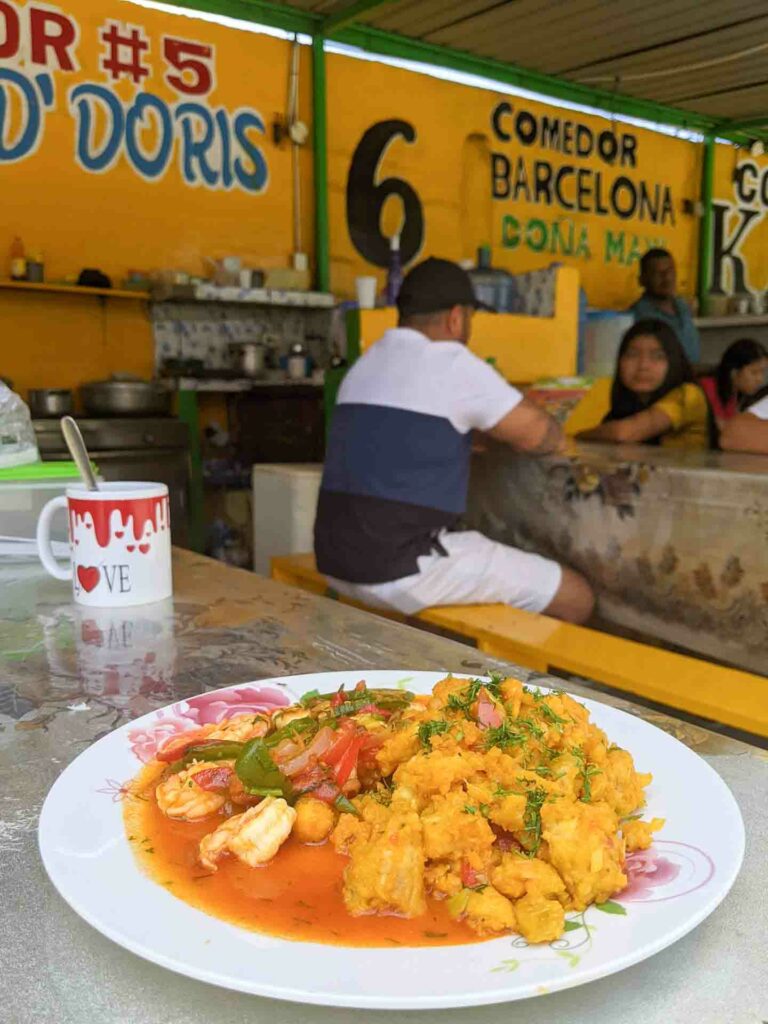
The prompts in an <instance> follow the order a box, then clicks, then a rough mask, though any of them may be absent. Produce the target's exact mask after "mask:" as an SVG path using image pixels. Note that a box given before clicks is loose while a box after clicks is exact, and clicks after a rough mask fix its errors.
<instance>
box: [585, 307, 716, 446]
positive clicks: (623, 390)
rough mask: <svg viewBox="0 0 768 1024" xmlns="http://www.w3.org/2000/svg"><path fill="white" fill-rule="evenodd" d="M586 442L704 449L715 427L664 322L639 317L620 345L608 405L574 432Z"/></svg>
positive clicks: (711, 442) (711, 441)
mask: <svg viewBox="0 0 768 1024" xmlns="http://www.w3.org/2000/svg"><path fill="white" fill-rule="evenodd" d="M577 436H578V437H579V438H580V439H581V440H584V441H613V442H615V443H617V444H619V443H624V444H631V443H640V442H642V443H644V444H657V445H663V446H664V447H675V448H687V449H704V448H709V447H713V446H715V444H716V432H715V425H714V421H713V418H712V414H711V412H710V409H709V405H708V404H707V399H706V397H705V395H704V392H703V391H702V390H701V388H700V387H699V386H698V385H697V384H696V383H695V382H694V374H693V367H692V366H691V364H690V362H689V361H688V357H687V356H686V354H685V352H684V351H683V348H682V346H681V344H680V342H679V341H678V339H677V335H676V334H675V331H674V329H673V328H672V327H670V326H669V324H666V323H664V321H663V320H639V321H638V322H637V323H635V324H633V325H632V327H630V328H629V330H628V331H627V332H626V334H625V335H624V337H623V338H622V340H621V345H620V346H619V354H618V359H617V364H616V373H615V375H614V378H613V385H612V387H611V407H610V410H609V411H608V413H607V415H606V416H605V418H604V419H603V422H602V423H601V424H600V425H599V426H597V427H593V428H592V429H591V430H584V431H582V432H580V433H579V434H578V435H577Z"/></svg>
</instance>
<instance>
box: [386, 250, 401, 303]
mask: <svg viewBox="0 0 768 1024" xmlns="http://www.w3.org/2000/svg"><path fill="white" fill-rule="evenodd" d="M402 283H403V271H402V267H401V266H400V235H399V234H398V235H392V238H391V239H390V240H389V270H388V271H387V287H386V295H387V305H388V306H394V304H395V303H396V302H397V296H398V295H399V294H400V286H401V284H402Z"/></svg>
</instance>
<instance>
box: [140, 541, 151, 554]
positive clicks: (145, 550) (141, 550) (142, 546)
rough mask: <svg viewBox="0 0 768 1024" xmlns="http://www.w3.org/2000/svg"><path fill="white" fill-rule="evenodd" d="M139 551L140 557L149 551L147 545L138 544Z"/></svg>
mask: <svg viewBox="0 0 768 1024" xmlns="http://www.w3.org/2000/svg"><path fill="white" fill-rule="evenodd" d="M139 551H140V552H141V553H142V555H146V553H147V552H148V551H149V544H139Z"/></svg>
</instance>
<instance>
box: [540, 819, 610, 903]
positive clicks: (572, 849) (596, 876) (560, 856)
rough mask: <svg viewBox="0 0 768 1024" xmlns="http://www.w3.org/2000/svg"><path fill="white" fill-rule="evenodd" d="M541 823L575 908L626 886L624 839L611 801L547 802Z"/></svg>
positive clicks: (553, 858)
mask: <svg viewBox="0 0 768 1024" xmlns="http://www.w3.org/2000/svg"><path fill="white" fill-rule="evenodd" d="M541 823H542V836H543V837H544V839H545V840H546V842H547V845H548V849H549V860H550V863H551V864H552V867H553V868H555V870H556V871H557V872H558V874H559V875H560V877H561V878H562V879H563V881H564V882H565V885H566V888H567V890H568V893H569V895H570V897H571V900H570V902H571V905H572V907H573V909H574V910H583V909H584V908H585V907H586V906H587V905H588V904H590V903H602V902H604V901H605V900H607V899H609V898H610V897H611V896H613V895H614V893H617V892H620V891H621V890H622V889H623V888H624V887H625V886H626V884H627V876H626V875H625V874H624V872H623V870H622V865H623V863H624V841H623V839H620V838H619V836H618V833H617V829H618V824H619V823H618V819H617V817H616V815H615V814H614V812H613V811H612V810H611V808H610V807H609V806H608V804H605V803H596V804H588V803H583V802H582V801H580V800H578V801H575V802H572V801H567V800H556V801H554V802H553V803H545V804H544V806H543V807H542V810H541Z"/></svg>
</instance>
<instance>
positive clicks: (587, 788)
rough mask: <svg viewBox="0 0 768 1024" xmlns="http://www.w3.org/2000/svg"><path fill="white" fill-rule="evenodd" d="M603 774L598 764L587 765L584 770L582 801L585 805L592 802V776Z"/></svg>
mask: <svg viewBox="0 0 768 1024" xmlns="http://www.w3.org/2000/svg"><path fill="white" fill-rule="evenodd" d="M600 774H602V773H601V771H600V769H599V768H598V767H597V765H596V764H585V765H584V767H583V769H582V779H583V783H584V784H583V787H582V788H583V792H582V796H581V799H582V800H583V801H584V803H585V804H588V803H590V801H591V800H592V781H591V780H592V776H593V775H600Z"/></svg>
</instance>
